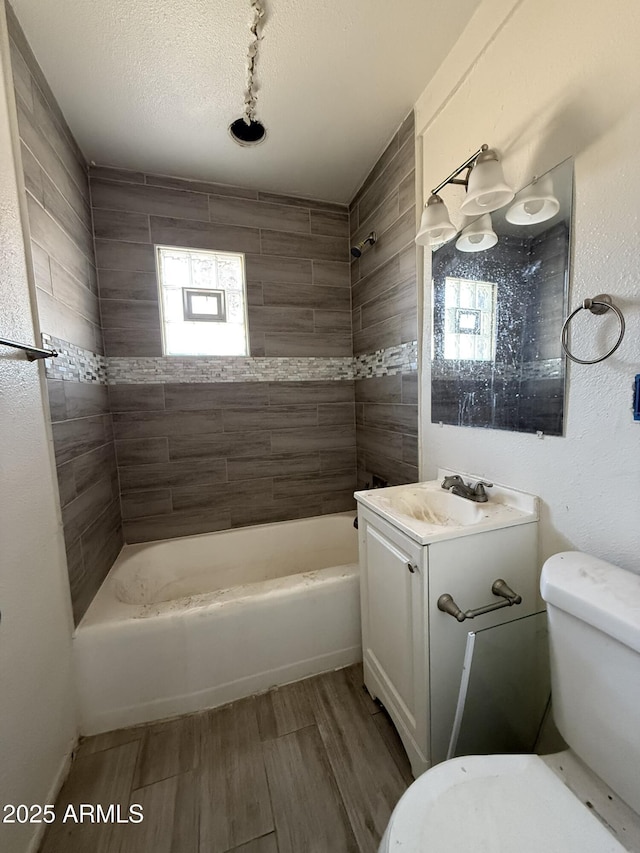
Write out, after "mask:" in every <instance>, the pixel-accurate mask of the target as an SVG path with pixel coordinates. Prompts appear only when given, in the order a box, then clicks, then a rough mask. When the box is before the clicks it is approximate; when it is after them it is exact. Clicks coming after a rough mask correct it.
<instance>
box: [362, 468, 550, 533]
mask: <svg viewBox="0 0 640 853" xmlns="http://www.w3.org/2000/svg"><path fill="white" fill-rule="evenodd" d="M453 473H457V472H453V471H449V470H444V469H440V470H439V471H438V479H437V480H429V481H427V482H424V483H410V484H408V485H404V486H390V487H389V488H386V489H368V490H367V491H362V492H356V493H355V497H356V500H357V501H358V504H359V505H360V506H361V507H366V508H367V509H369V510H371V511H373V512H375V513H376V514H377V515H380V516H382V518H384V519H385V520H386V521H387V522H389V523H390V524H393V525H394V526H395V527H398V528H399V529H400V530H402V531H403V532H405V533H407V534H408V535H409V536H411V538H412V539H414V540H415V541H416V542H419V543H420V544H421V545H426V544H428V543H429V542H434V541H438V540H441V539H454V538H456V537H458V536H469V535H471V534H473V533H480V532H481V531H485V530H492V529H497V528H500V527H510V526H511V525H514V524H523V523H525V522H527V521H537V520H538V499H537V498H536V497H535V496H534V495H528V494H526V493H525V492H520V491H517V490H516V489H510V488H507V487H506V486H501V485H499V484H498V483H496V484H495V485H494V486H493V487H492V488H491V489H487V493H488V496H489V499H488V500H487V501H486V502H482V503H480V502H475V501H472V500H469V499H468V498H463V497H459V496H458V495H454V494H452V493H451V492H448V491H445V490H444V489H443V488H442V486H441V483H442V480H443V478H444V477H445V476H449V475H451V474H453ZM462 476H463V479H464V481H465V482H468V481H471V482H472V483H473V482H477V481H478V480H481V479H483V478H481V477H476V476H474V475H467V474H463V475H462Z"/></svg>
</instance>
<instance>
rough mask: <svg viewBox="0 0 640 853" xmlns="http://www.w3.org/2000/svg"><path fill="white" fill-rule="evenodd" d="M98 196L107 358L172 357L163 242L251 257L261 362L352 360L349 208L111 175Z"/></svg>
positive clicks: (253, 328) (256, 352)
mask: <svg viewBox="0 0 640 853" xmlns="http://www.w3.org/2000/svg"><path fill="white" fill-rule="evenodd" d="M91 197H92V204H93V217H94V227H95V236H96V253H97V261H98V268H99V269H98V277H99V285H100V310H101V313H102V327H103V332H104V340H105V349H106V354H107V355H109V356H158V355H162V339H161V331H160V316H159V311H158V287H157V282H156V264H155V255H154V244H162V245H171V246H185V247H189V248H194V249H214V250H215V249H218V250H221V251H231V252H243V253H245V255H246V271H247V283H248V303H249V308H248V314H249V334H250V344H251V355H253V356H345V355H351V295H350V292H349V262H348V259H349V216H348V211H347V208H346V207H345V206H342V205H337V204H332V203H330V202H319V201H312V200H306V199H298V198H291V197H288V196H278V195H274V194H273V193H262V192H258V191H257V190H248V189H245V188H241V187H228V186H222V185H218V184H210V183H203V182H196V181H186V180H180V179H177V178H165V177H160V176H157V175H145V174H142V173H140V172H129V171H121V170H116V169H110V168H101V167H98V168H93V169H92V170H91Z"/></svg>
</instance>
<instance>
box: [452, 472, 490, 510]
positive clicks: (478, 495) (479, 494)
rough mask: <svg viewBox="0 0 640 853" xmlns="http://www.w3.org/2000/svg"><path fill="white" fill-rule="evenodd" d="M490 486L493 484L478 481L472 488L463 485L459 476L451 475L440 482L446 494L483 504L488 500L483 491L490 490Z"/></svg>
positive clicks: (465, 484)
mask: <svg viewBox="0 0 640 853" xmlns="http://www.w3.org/2000/svg"><path fill="white" fill-rule="evenodd" d="M492 486H493V483H487V482H485V481H484V480H478V482H477V483H476V484H475V486H472V485H471V483H469V484H467V483H465V482H464V480H463V479H462V477H461V476H460V474H451V475H450V476H448V477H445V478H444V480H443V481H442V488H443V489H446V491H447V492H451V494H452V495H458V497H460V498H466V499H467V500H469V501H476V502H477V503H485V502H486V501H488V500H489V496H488V495H487V492H486V490H485V489H490V488H491V487H492Z"/></svg>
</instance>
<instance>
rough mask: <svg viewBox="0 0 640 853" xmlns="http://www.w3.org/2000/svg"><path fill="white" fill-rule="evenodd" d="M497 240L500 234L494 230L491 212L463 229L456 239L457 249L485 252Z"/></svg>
mask: <svg viewBox="0 0 640 853" xmlns="http://www.w3.org/2000/svg"><path fill="white" fill-rule="evenodd" d="M497 242H498V235H497V234H496V232H495V231H494V230H493V225H492V223H491V214H489V213H485V214H484V216H481V217H480V218H479V219H476V220H475V222H472V223H471V225H467V227H466V228H463V229H462V231H461V232H460V236H459V237H458V239H457V240H456V249H459V250H460V251H461V252H484V251H486V250H487V249H490V248H491V247H492V246H495V245H496V243H497Z"/></svg>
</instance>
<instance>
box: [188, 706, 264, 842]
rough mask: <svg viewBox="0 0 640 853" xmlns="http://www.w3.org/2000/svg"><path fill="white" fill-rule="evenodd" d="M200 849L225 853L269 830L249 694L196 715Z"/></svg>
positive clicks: (254, 721) (258, 748) (262, 771)
mask: <svg viewBox="0 0 640 853" xmlns="http://www.w3.org/2000/svg"><path fill="white" fill-rule="evenodd" d="M200 796H201V800H200V853H226V851H228V850H232V849H233V848H234V847H238V846H239V845H241V844H245V843H246V842H248V841H252V840H253V839H256V838H260V837H261V836H263V835H268V834H269V833H270V832H272V831H273V828H274V826H273V816H272V814H271V805H270V801H269V788H268V786H267V776H266V773H265V768H264V759H263V756H262V746H261V743H260V734H259V731H258V720H257V715H256V706H255V700H254V699H243V700H241V701H240V702H236V703H234V704H233V705H227V706H226V707H224V708H219V709H217V710H214V711H210V712H208V713H207V714H205V715H203V717H202V758H201V791H200Z"/></svg>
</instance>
